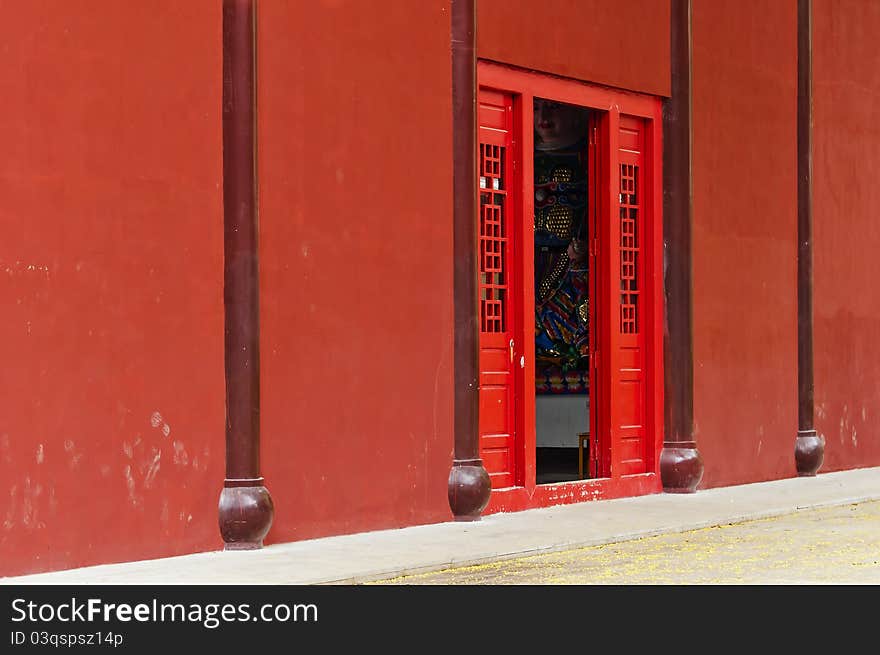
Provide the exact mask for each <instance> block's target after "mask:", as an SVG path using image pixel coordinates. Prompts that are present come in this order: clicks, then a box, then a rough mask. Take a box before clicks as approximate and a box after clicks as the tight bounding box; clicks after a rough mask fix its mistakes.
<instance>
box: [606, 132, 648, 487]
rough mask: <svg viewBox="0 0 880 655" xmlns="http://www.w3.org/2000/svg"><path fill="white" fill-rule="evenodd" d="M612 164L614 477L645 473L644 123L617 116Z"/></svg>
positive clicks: (610, 324) (611, 285) (611, 247)
mask: <svg viewBox="0 0 880 655" xmlns="http://www.w3.org/2000/svg"><path fill="white" fill-rule="evenodd" d="M617 142H618V166H617V170H616V171H612V175H616V176H617V179H618V181H619V186H618V188H619V194H618V198H617V202H616V203H615V204H616V207H615V210H614V211H612V214H611V221H612V224H611V229H610V230H609V235H610V239H609V241H610V244H609V246H610V247H609V254H610V263H611V267H610V270H611V279H610V281H609V282H610V284H609V298H608V301H609V302H608V308H609V310H610V315H609V320H608V321H607V322H606V325H607V326H608V327H609V329H610V334H609V336H610V339H609V342H610V352H609V357H610V361H609V364H610V394H611V398H610V400H611V403H610V404H611V416H610V433H611V441H612V449H613V451H614V454H615V456H614V458H613V461H614V462H615V466H616V467H617V468H618V470H616V471H614V475H616V476H617V475H631V474H635V473H645V472H647V470H648V469H647V446H648V441H647V440H648V435H647V427H646V423H647V395H646V386H647V384H646V383H647V378H646V371H645V363H646V357H645V353H646V343H647V339H646V336H647V331H648V330H647V328H648V324H647V321H646V319H647V316H648V315H647V310H648V301H649V298H648V295H647V291H648V287H647V285H646V279H645V258H646V255H647V252H648V247H649V244H648V242H647V239H646V236H647V230H646V221H645V219H646V211H647V207H648V206H649V203H648V202H646V201H647V200H648V199H647V198H646V197H645V194H644V189H643V185H644V161H645V158H644V152H645V148H644V142H645V123H644V121H643V120H642V119H637V118H634V117H631V116H621V117H620V125H619V133H618V139H617Z"/></svg>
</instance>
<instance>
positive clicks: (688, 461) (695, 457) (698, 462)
mask: <svg viewBox="0 0 880 655" xmlns="http://www.w3.org/2000/svg"><path fill="white" fill-rule="evenodd" d="M702 479H703V459H702V457H700V453H699V452H698V451H697V443H696V442H695V441H678V442H670V441H666V442H664V443H663V450H661V451H660V481H661V483H662V484H663V491H664V493H668V494H691V493H694V492H695V491H696V490H697V485H698V484H700V480H702Z"/></svg>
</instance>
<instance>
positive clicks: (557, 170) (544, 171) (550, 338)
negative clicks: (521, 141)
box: [535, 139, 589, 372]
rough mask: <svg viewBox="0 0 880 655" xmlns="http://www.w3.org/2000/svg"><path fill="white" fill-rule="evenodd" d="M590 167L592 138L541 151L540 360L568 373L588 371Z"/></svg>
mask: <svg viewBox="0 0 880 655" xmlns="http://www.w3.org/2000/svg"><path fill="white" fill-rule="evenodd" d="M586 163H587V143H586V139H582V140H580V141H577V142H576V143H574V144H572V145H571V146H569V147H566V148H561V149H557V150H541V149H540V146H538V147H536V149H535V356H536V360H537V363H538V365H539V367H541V366H543V367H547V366H559V367H561V369H562V371H563V372H565V371H574V370H578V371H585V370H587V368H588V357H589V332H588V320H587V319H588V316H589V311H588V293H589V285H588V277H587V257H586V252H584V251H583V250H585V248H586V239H587V176H586V171H587V166H586ZM572 245H574V246H575V248H574V249H572V248H571V247H570V246H572ZM573 253H574V254H573Z"/></svg>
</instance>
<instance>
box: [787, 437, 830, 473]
mask: <svg viewBox="0 0 880 655" xmlns="http://www.w3.org/2000/svg"><path fill="white" fill-rule="evenodd" d="M824 459H825V437H824V436H821V435H819V434H817V433H816V431H815V430H798V433H797V438H796V439H795V442H794V462H795V465H796V466H797V474H798V475H799V476H801V477H812V476H814V475H816V471H818V470H819V468H820V467H821V466H822V462H823V460H824Z"/></svg>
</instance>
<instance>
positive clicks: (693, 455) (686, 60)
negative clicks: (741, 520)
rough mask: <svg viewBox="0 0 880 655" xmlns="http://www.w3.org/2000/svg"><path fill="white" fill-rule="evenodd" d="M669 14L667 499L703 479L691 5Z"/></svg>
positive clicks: (675, 6)
mask: <svg viewBox="0 0 880 655" xmlns="http://www.w3.org/2000/svg"><path fill="white" fill-rule="evenodd" d="M670 9H671V25H670V49H671V50H670V55H671V65H672V89H671V97H670V98H668V99H667V100H666V101H665V102H664V105H663V219H664V220H663V248H664V258H665V260H666V271H665V279H664V290H665V295H666V313H665V316H666V324H665V326H664V328H665V329H664V335H663V346H664V348H663V355H664V380H663V382H664V393H665V397H666V407H665V414H664V423H665V439H664V441H663V449H662V450H661V451H660V479H661V482H662V484H663V491H665V492H667V493H692V492H693V491H695V490H696V488H697V485H698V484H699V483H700V480H701V479H702V477H703V460H702V458H701V457H700V453H699V451H698V450H697V443H696V441H695V440H694V350H693V306H692V295H693V294H692V290H693V281H692V262H693V259H692V255H691V226H692V224H693V205H692V197H693V176H692V172H691V143H692V137H693V127H692V121H691V3H690V0H672V3H671V7H670Z"/></svg>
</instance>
